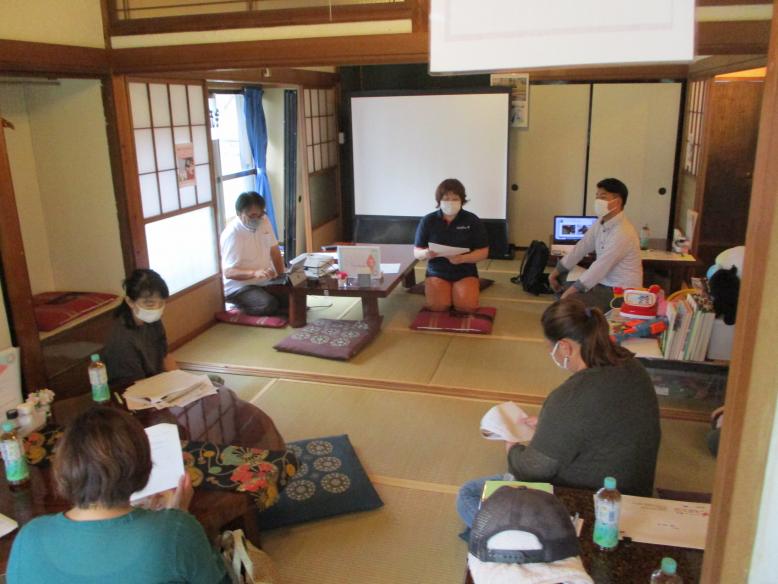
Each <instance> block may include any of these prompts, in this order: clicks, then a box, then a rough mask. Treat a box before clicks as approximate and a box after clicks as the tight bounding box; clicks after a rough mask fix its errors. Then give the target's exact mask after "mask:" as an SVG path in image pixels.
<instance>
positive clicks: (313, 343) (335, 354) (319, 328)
mask: <svg viewBox="0 0 778 584" xmlns="http://www.w3.org/2000/svg"><path fill="white" fill-rule="evenodd" d="M380 329H381V319H376V320H332V319H329V318H322V319H320V320H315V321H313V322H311V323H309V324H307V325H305V326H304V327H302V328H300V329H297V330H296V331H295V332H293V333H292V334H291V335H289V336H288V337H286V338H285V339H284V340H283V341H281V342H280V343H278V344H276V345H275V346H274V347H273V348H274V349H276V350H278V351H284V352H287V353H297V354H298V355H311V356H312V357H323V358H325V359H338V360H341V361H348V360H349V359H351V358H352V357H353V356H354V355H356V354H357V353H359V352H360V351H361V350H362V349H364V348H365V346H366V345H367V344H368V343H369V342H370V341H372V340H373V339H374V338H375V336H376V335H377V334H378V331H379V330H380Z"/></svg>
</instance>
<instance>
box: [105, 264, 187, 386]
mask: <svg viewBox="0 0 778 584" xmlns="http://www.w3.org/2000/svg"><path fill="white" fill-rule="evenodd" d="M124 290H125V293H126V296H125V298H124V302H123V303H122V304H121V305H119V307H118V308H117V309H116V312H115V316H116V319H115V322H114V326H113V329H112V330H111V332H110V334H109V336H108V340H107V341H106V343H105V347H104V348H103V351H102V353H101V354H102V358H103V362H104V363H105V366H106V368H107V369H108V382H109V384H110V385H111V386H126V385H130V384H131V383H134V382H136V381H138V380H140V379H145V378H146V377H151V376H152V375H157V374H159V373H162V372H163V371H170V370H173V369H177V368H178V365H177V364H176V361H175V359H173V357H171V356H170V355H168V352H167V336H166V335H165V327H164V326H163V325H162V321H161V320H160V319H161V318H162V313H163V312H164V310H165V301H166V300H167V297H168V296H169V295H170V293H169V291H168V287H167V284H166V283H165V281H164V280H163V279H162V276H160V275H159V274H158V273H157V272H155V271H154V270H144V269H138V270H135V271H134V272H133V273H132V274H131V275H130V277H129V278H127V279H126V280H125V281H124Z"/></svg>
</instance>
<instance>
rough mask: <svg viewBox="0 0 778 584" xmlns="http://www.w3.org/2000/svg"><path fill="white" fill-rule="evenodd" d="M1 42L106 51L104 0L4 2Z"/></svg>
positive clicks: (1, 4) (1, 5)
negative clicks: (78, 47)
mask: <svg viewBox="0 0 778 584" xmlns="http://www.w3.org/2000/svg"><path fill="white" fill-rule="evenodd" d="M0 14H2V18H0V39H6V40H14V41H30V42H38V43H54V44H61V45H76V46H81V47H96V48H101V49H102V48H104V47H105V40H104V38H103V17H102V9H101V7H100V0H66V1H63V0H32V1H25V0H0Z"/></svg>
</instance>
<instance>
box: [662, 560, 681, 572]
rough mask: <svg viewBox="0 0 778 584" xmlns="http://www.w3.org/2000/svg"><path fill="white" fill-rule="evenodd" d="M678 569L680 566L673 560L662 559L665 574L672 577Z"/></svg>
mask: <svg viewBox="0 0 778 584" xmlns="http://www.w3.org/2000/svg"><path fill="white" fill-rule="evenodd" d="M677 569H678V564H676V563H675V560H674V559H673V558H662V571H663V572H664V573H665V574H668V575H670V576H672V575H673V574H675V571H676V570H677Z"/></svg>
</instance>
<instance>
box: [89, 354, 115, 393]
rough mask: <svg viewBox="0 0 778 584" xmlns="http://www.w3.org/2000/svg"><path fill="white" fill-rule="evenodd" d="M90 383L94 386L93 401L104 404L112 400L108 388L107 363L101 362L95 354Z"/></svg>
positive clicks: (90, 368) (90, 372)
mask: <svg viewBox="0 0 778 584" xmlns="http://www.w3.org/2000/svg"><path fill="white" fill-rule="evenodd" d="M90 359H91V360H92V362H91V363H90V364H89V383H90V384H91V385H92V400H93V401H95V402H97V403H99V404H104V403H105V402H107V401H108V400H110V399H111V390H110V389H109V388H108V369H106V367H105V363H103V362H102V361H100V355H98V354H97V353H95V354H94V355H92V356H91V357H90Z"/></svg>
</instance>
